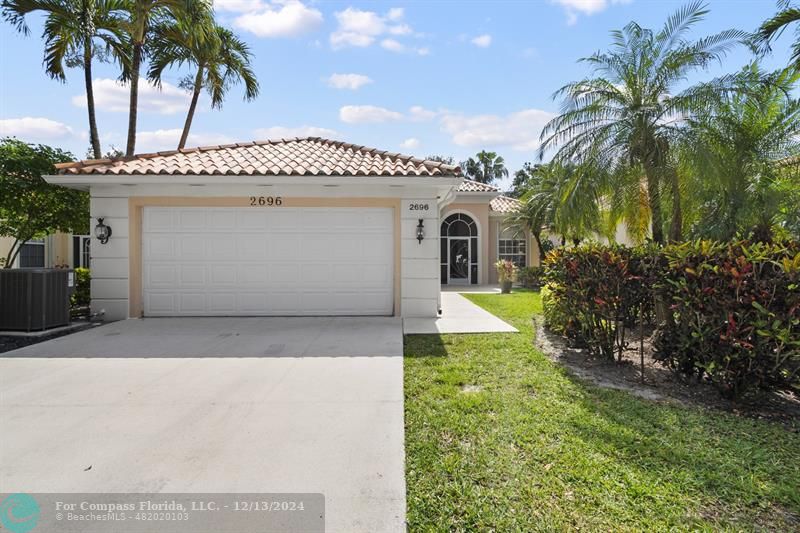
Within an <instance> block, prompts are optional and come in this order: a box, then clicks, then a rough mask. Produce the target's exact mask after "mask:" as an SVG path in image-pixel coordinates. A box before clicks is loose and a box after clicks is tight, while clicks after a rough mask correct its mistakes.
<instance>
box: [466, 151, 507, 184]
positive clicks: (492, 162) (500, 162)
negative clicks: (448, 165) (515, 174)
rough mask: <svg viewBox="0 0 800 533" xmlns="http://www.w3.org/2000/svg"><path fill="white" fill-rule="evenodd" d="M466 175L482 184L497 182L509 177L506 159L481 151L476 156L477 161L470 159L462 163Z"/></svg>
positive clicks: (493, 153)
mask: <svg viewBox="0 0 800 533" xmlns="http://www.w3.org/2000/svg"><path fill="white" fill-rule="evenodd" d="M461 169H462V170H463V171H464V175H465V176H466V177H467V178H469V179H471V180H474V181H479V182H481V183H492V182H493V181H495V180H498V179H502V178H504V177H508V169H507V168H506V162H505V159H503V158H502V157H500V156H499V155H497V154H496V153H495V152H487V151H486V150H481V151H480V152H478V153H477V154H476V155H475V159H473V158H471V157H470V158H469V159H467V160H466V161H463V162H462V163H461Z"/></svg>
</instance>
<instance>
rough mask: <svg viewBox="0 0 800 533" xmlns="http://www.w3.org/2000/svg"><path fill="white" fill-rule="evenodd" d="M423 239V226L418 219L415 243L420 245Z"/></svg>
mask: <svg viewBox="0 0 800 533" xmlns="http://www.w3.org/2000/svg"><path fill="white" fill-rule="evenodd" d="M424 238H425V226H424V225H423V224H422V219H419V223H418V224H417V241H419V243H420V244H422V239H424Z"/></svg>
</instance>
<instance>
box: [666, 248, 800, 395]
mask: <svg viewBox="0 0 800 533" xmlns="http://www.w3.org/2000/svg"><path fill="white" fill-rule="evenodd" d="M663 257H664V260H665V261H664V263H665V265H664V266H665V268H664V270H663V272H661V276H660V282H659V283H658V289H657V290H658V291H659V292H660V294H661V297H662V298H663V299H664V300H665V301H666V302H667V303H668V304H669V307H670V311H671V312H670V313H669V319H668V320H667V321H666V322H665V323H664V324H663V325H662V326H661V327H660V329H659V331H658V334H657V340H656V350H657V357H658V358H659V359H660V360H662V361H663V362H664V363H665V364H667V365H668V366H670V367H671V368H673V369H675V370H678V371H680V372H683V373H686V374H693V375H697V376H698V377H707V378H709V379H710V380H711V381H712V382H713V383H714V384H715V385H716V386H717V387H718V388H719V389H720V391H721V392H722V394H723V395H724V396H726V397H730V398H733V397H737V396H739V395H741V394H742V393H743V392H745V391H746V390H749V389H751V388H753V387H762V388H775V387H778V388H788V387H795V388H800V243H797V242H793V243H784V244H763V243H758V244H751V243H748V242H732V243H727V244H720V243H712V242H708V241H697V242H691V243H684V244H680V245H672V246H667V247H666V248H665V249H664V250H663Z"/></svg>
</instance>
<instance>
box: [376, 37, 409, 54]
mask: <svg viewBox="0 0 800 533" xmlns="http://www.w3.org/2000/svg"><path fill="white" fill-rule="evenodd" d="M381 48H385V49H386V50H390V51H392V52H398V53H399V52H405V50H406V47H405V46H404V45H403V44H402V43H400V42H398V41H395V40H394V39H384V40H382V41H381Z"/></svg>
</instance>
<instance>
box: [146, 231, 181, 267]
mask: <svg viewBox="0 0 800 533" xmlns="http://www.w3.org/2000/svg"><path fill="white" fill-rule="evenodd" d="M142 255H143V257H144V259H145V260H149V259H153V260H167V261H169V260H171V259H172V258H174V257H175V238H174V237H172V236H170V235H163V236H162V235H154V236H153V237H151V238H150V239H148V240H147V242H145V244H144V250H143V253H142Z"/></svg>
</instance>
